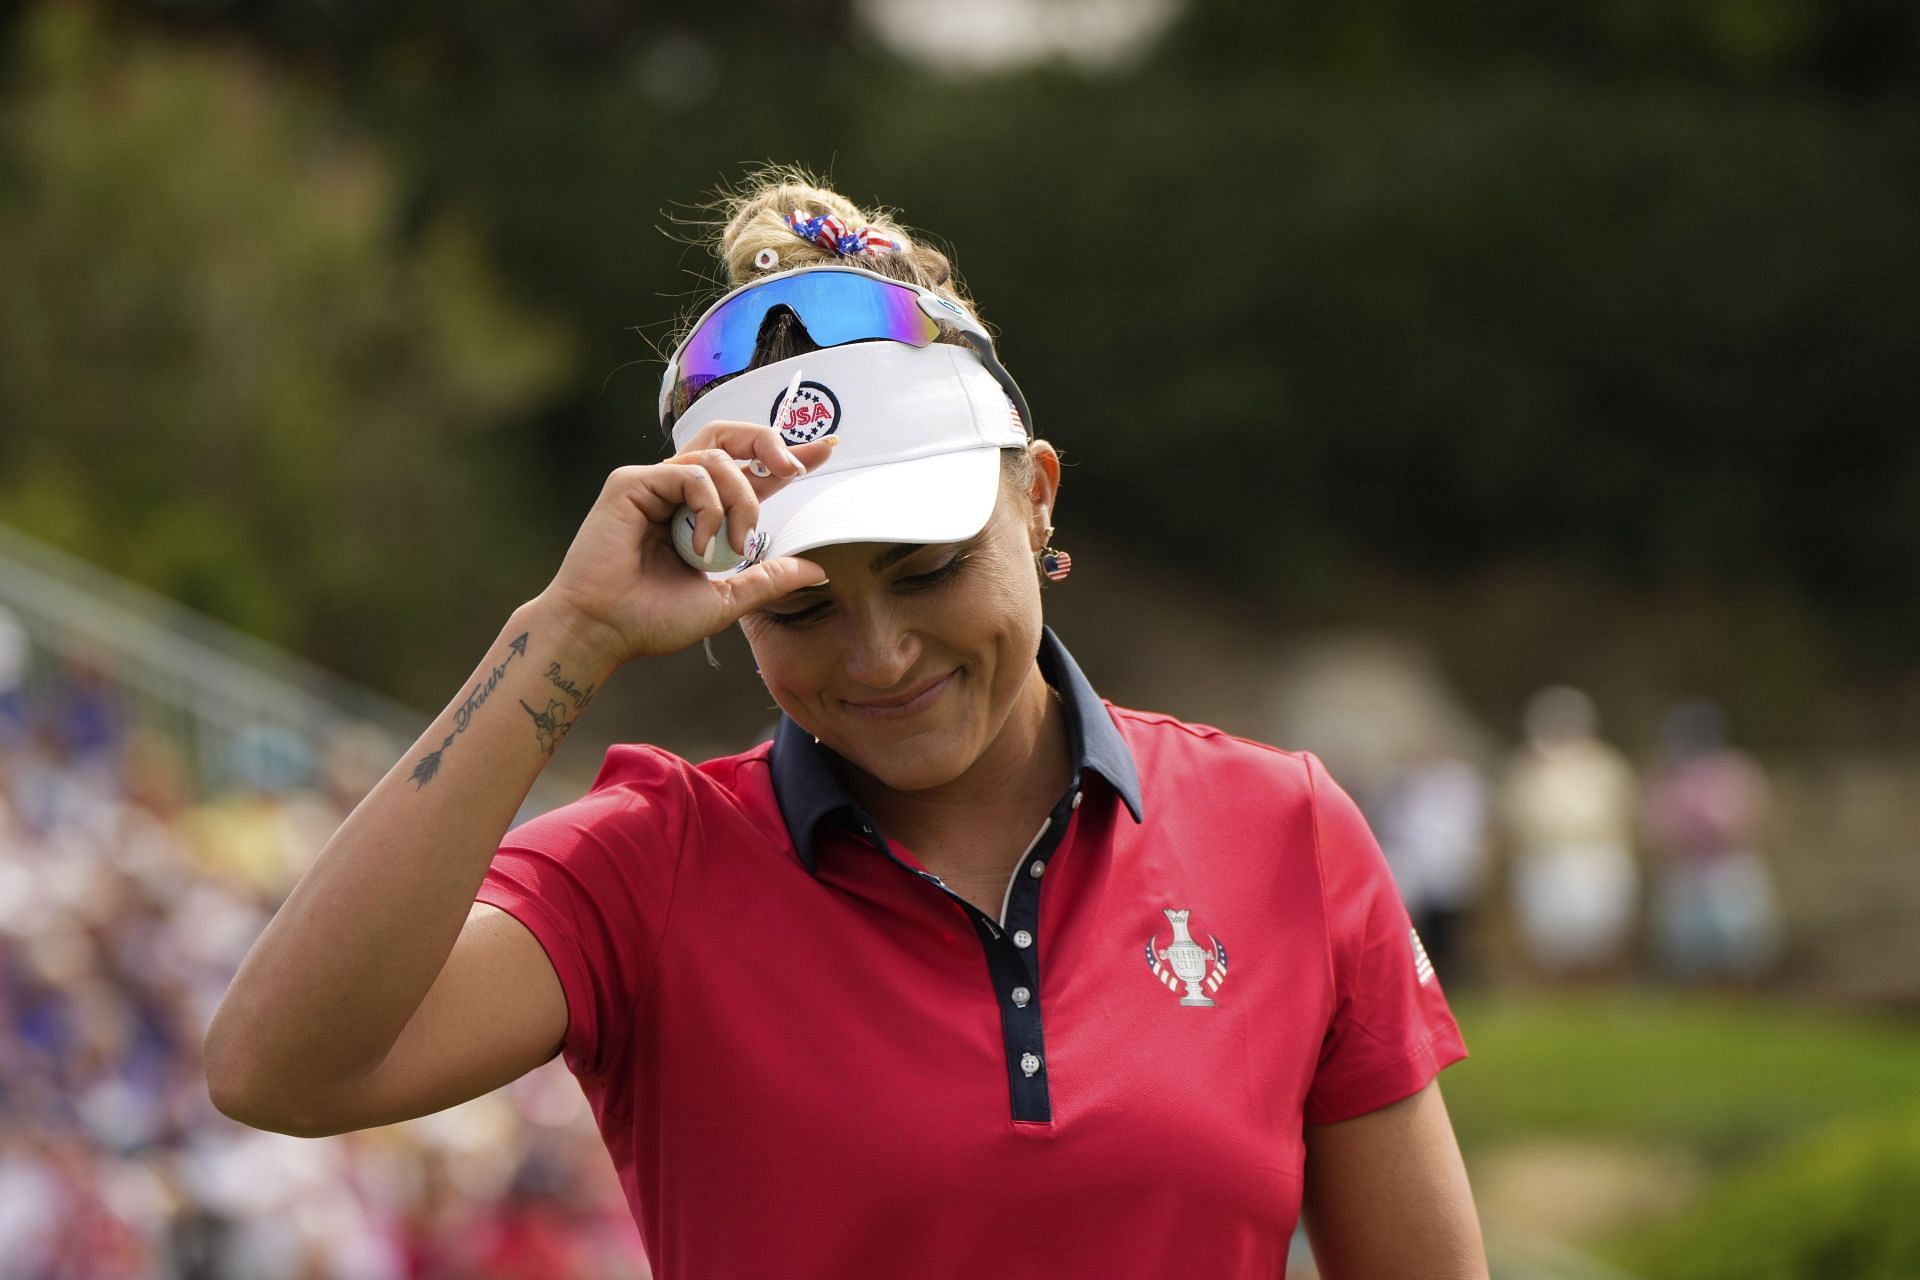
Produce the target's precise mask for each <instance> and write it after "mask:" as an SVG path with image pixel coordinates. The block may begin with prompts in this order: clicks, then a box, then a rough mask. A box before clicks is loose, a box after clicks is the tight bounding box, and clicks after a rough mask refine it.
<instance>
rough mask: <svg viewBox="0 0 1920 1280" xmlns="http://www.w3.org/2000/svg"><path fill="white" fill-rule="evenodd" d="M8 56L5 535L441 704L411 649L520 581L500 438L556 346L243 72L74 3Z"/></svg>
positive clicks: (332, 141) (274, 92) (2, 139)
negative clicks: (117, 27) (136, 34)
mask: <svg viewBox="0 0 1920 1280" xmlns="http://www.w3.org/2000/svg"><path fill="white" fill-rule="evenodd" d="M17 35H18V39H17V47H16V54H17V65H16V67H15V77H14V82H13V85H12V89H11V93H10V95H9V98H8V101H7V104H6V107H5V111H4V115H0V244H3V245H5V246H6V253H7V256H8V259H9V263H10V266H9V280H8V283H9V286H10V287H9V288H8V289H7V290H6V291H4V293H3V294H0V423H5V424H6V429H5V430H4V431H0V520H5V521H7V522H9V523H11V524H14V525H16V526H19V527H22V528H25V529H28V530H31V531H34V532H35V533H37V534H39V535H41V536H43V537H45V538H48V539H49V540H51V541H54V542H56V543H59V544H61V545H63V546H65V547H67V548H68V549H70V550H73V551H76V552H78V553H80V554H82V555H85V556H87V557H88V558H90V559H93V560H96V561H98V562H100V563H102V564H105V565H108V566H110V567H112V568H114V569H115V570H117V571H119V572H121V573H124V574H127V575H129V576H131V577H133V578H135V579H136V580H139V581H143V582H145V583H148V584H150V585H152V586H154V587H157V588H159V589H161V590H163V591H165V592H167V593H169V594H171V595H173V596H175V597H177V598H179V599H181V600H183V601H185V602H186V603H188V604H189V605H192V606H195V607H197V608H200V609H203V610H206V611H208V612H210V613H213V614H215V615H217V616H220V617H222V618H225V619H227V620H230V621H232V622H235V623H237V624H239V625H241V626H243V627H246V628H247V629H249V630H251V631H254V632H255V633H257V634H259V635H262V636H265V637H267V638H269V639H273V640H277V641H279V642H282V643H285V644H289V645H291V646H293V647H295V648H297V649H301V650H304V651H306V652H307V653H309V654H319V655H322V656H323V657H325V658H326V659H328V660H331V661H334V662H336V663H338V664H339V665H343V666H353V667H356V668H357V671H358V673H359V674H361V675H362V676H363V677H365V678H368V679H371V680H374V681H376V682H378V683H380V684H383V685H386V686H388V687H389V688H397V689H400V690H402V691H403V692H408V693H411V694H412V695H413V696H415V697H417V698H418V699H420V700H421V701H423V702H424V701H430V700H431V701H438V700H440V699H441V698H443V697H444V692H445V691H444V688H442V687H441V686H443V685H444V684H445V683H446V679H445V677H444V675H442V674H440V673H437V672H436V673H432V674H433V675H434V679H433V681H432V683H431V684H425V683H423V684H420V685H417V686H409V684H408V676H409V674H410V672H409V667H410V666H414V667H417V665H418V664H417V663H413V662H411V659H410V655H412V654H414V653H416V652H418V651H419V650H420V649H421V648H436V647H438V646H439V644H440V643H441V642H440V640H439V639H438V637H440V636H442V635H444V634H445V633H446V629H447V628H448V626H449V622H450V619H457V618H460V617H462V616H463V615H466V610H467V609H468V607H469V606H468V603H467V600H468V597H470V596H471V595H472V593H473V589H474V586H475V584H477V583H481V582H488V581H491V580H492V579H493V576H494V574H495V572H496V571H497V569H498V568H499V567H500V566H501V565H502V564H503V563H504V564H511V565H518V564H520V562H521V561H520V552H519V550H518V547H519V544H518V542H517V540H516V539H515V537H514V536H513V535H514V533H515V525H516V521H517V520H518V519H520V518H521V517H519V516H517V515H516V514H515V513H516V512H518V511H522V510H524V509H525V508H526V507H527V505H528V504H529V500H531V501H532V503H534V504H537V503H538V502H539V500H540V495H538V494H535V493H527V492H522V491H518V490H517V489H516V488H514V487H510V486H508V485H506V484H504V483H503V481H504V480H505V479H506V478H507V477H509V476H510V475H511V473H512V462H513V460H514V458H515V457H516V455H517V454H518V452H519V450H520V448H521V442H519V441H518V440H515V441H513V442H511V447H506V448H503V447H502V446H503V444H505V443H507V442H505V441H503V439H502V437H501V433H500V430H499V429H500V428H501V427H502V426H503V425H504V424H506V423H508V422H521V421H524V420H525V417H526V415H527V414H528V412H529V411H530V410H531V409H532V408H533V407H534V406H535V405H536V404H537V403H538V402H539V401H540V399H541V398H542V397H543V396H545V395H546V394H548V393H549V392H550V390H551V388H552V387H553V386H554V385H555V383H556V380H557V379H559V378H560V377H562V376H563V375H565V374H566V373H568V372H569V371H570V366H569V359H570V352H571V349H572V348H571V344H570V342H569V340H568V338H567V336H566V329H565V327H564V325H563V324H562V323H560V322H558V321H555V320H553V319H549V318H543V317H538V316H535V315H533V314H531V313H530V312H529V311H528V310H527V309H526V308H524V307H523V306H521V305H519V304H516V303H514V302H513V301H511V300H510V299H509V298H508V297H507V296H506V295H505V294H504V293H503V292H502V290H501V289H500V287H499V285H498V284H497V282H496V280H495V278H494V275H493V272H492V271H491V270H490V268H489V267H488V265H487V262H486V254H485V251H484V249H483V247H482V246H481V245H480V244H479V242H478V241H477V240H476V239H475V237H474V236H473V234H472V233H471V231H470V230H468V229H465V228H463V227H462V225H461V224H460V223H459V222H458V221H457V220H455V219H452V218H449V217H440V216H436V217H434V218H432V219H431V220H429V221H427V222H424V223H421V224H419V225H416V226H412V227H409V225H408V217H407V213H408V211H407V208H406V206H405V203H404V201H403V199H402V196H403V188H402V186H401V184H399V183H397V182H396V180H395V175H394V173H393V170H392V167H391V165H390V164H389V163H388V162H386V161H385V160H383V159H382V157H381V156H380V155H379V154H378V153H377V152H376V151H374V150H373V149H371V148H369V147H368V146H366V145H365V144H364V143H361V142H357V141H355V140H353V138H352V135H351V133H350V131H346V130H343V129H341V128H340V126H339V123H338V121H337V120H336V119H335V118H333V116H332V113H330V112H329V111H327V110H326V109H325V108H324V107H323V106H322V105H321V104H319V103H318V102H316V101H315V100H313V99H312V98H311V97H310V96H309V95H306V94H304V93H302V92H300V91H299V90H298V89H297V88H295V87H294V86H293V85H291V84H289V83H288V82H287V81H286V80H284V79H283V78H281V77H278V76H275V75H271V74H268V73H265V72H263V71H262V70H261V69H260V68H259V67H258V66H256V65H255V64H254V63H253V62H252V61H251V60H249V59H247V58H245V57H241V56H234V55H231V54H227V53H223V52H220V51H217V50H201V51H182V50H178V49H170V48H165V47H162V46H160V45H156V44H154V43H152V42H151V41H150V40H145V39H137V38H136V39H131V40H128V39H117V38H112V37H109V36H108V35H107V34H106V33H105V32H104V31H103V30H102V29H101V28H100V26H99V25H98V24H97V23H95V22H94V21H93V20H91V19H90V17H89V16H88V14H87V11H86V10H85V9H83V8H79V7H65V6H62V7H52V6H49V7H45V8H41V9H39V10H37V11H36V12H35V13H34V15H33V17H32V20H31V21H30V22H29V23H28V25H27V26H26V27H25V29H24V30H23V31H22V32H20V33H17ZM485 612H486V613H487V614H491V613H492V612H494V609H493V605H492V602H491V601H490V600H488V601H486V602H485ZM350 655H354V656H357V659H358V660H357V661H356V662H349V661H348V659H349V657H350Z"/></svg>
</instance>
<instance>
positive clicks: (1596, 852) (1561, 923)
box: [1501, 685, 1640, 978]
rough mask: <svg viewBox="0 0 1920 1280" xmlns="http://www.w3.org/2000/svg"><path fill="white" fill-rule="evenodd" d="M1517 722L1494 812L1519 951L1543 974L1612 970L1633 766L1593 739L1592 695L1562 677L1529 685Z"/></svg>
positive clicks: (1624, 885)
mask: <svg viewBox="0 0 1920 1280" xmlns="http://www.w3.org/2000/svg"><path fill="white" fill-rule="evenodd" d="M1524 726H1525V731H1526V741H1525V744H1524V745H1523V746H1522V747H1521V749H1520V751H1519V752H1518V753H1517V754H1516V755H1515V757H1514V759H1513V761H1512V763H1511V765H1510V766H1509V767H1508V770H1507V775H1506V778H1505V780H1504V782H1503V784H1502V791H1501V813H1502V817H1503V818H1504V820H1505V823H1506V829H1507V833H1508V835H1509V837H1510V843H1511V852H1512V895H1513V907H1514V912H1515V917H1516V923H1517V924H1518V926H1519V932H1520V939H1521V942H1522V944H1523V945H1524V947H1525V950H1526V955H1527V959H1528V960H1529V961H1530V963H1531V964H1532V966H1533V967H1534V969H1535V971H1536V972H1538V973H1540V974H1542V975H1545V976H1548V977H1556V978H1558V977H1572V976H1580V975H1614V974H1617V973H1618V972H1619V971H1620V969H1621V968H1622V965H1623V962H1624V961H1625V959H1626V957H1627V953H1628V947H1629V945H1630V943H1631V942H1632V939H1633V936H1634V929H1635V926H1636V924H1637V919H1636V917H1637V916H1638V912H1639V905H1640V872H1639V865H1638V861H1637V859H1636V857H1635V853H1634V846H1633V834H1634V814H1635V808H1636V801H1637V797H1636V784H1635V782H1634V775H1633V769H1632V768H1631V766H1629V765H1628V764H1627V760H1626V757H1625V756H1623V755H1621V754H1620V752H1619V751H1617V750H1615V749H1614V748H1613V747H1611V746H1609V745H1607V744H1606V743H1605V742H1602V741H1601V740H1600V738H1599V736H1598V732H1599V715H1598V713H1597V712H1596V711H1595V710H1594V705H1593V700H1592V699H1591V698H1589V697H1588V696H1587V695H1586V694H1584V693H1582V692H1581V691H1580V690H1578V689H1575V688H1572V687H1570V686H1568V685H1555V686H1553V687H1551V688H1547V689H1542V690H1541V691H1540V692H1538V693H1536V694H1535V695H1534V696H1533V698H1532V699H1531V700H1530V701H1529V702H1528V703H1527V709H1526V715H1525V719H1524Z"/></svg>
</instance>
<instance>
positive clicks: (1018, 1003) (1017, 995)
mask: <svg viewBox="0 0 1920 1280" xmlns="http://www.w3.org/2000/svg"><path fill="white" fill-rule="evenodd" d="M1031 999H1033V992H1031V991H1029V990H1027V989H1026V988H1025V987H1015V988H1014V989H1013V1005H1014V1008H1016V1009H1024V1008H1026V1007H1027V1001H1029V1000H1031Z"/></svg>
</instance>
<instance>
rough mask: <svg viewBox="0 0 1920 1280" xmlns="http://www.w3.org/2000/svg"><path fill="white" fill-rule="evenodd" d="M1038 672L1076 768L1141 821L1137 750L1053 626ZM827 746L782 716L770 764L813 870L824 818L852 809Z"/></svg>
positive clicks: (797, 844)
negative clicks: (1060, 712) (1097, 779)
mask: <svg viewBox="0 0 1920 1280" xmlns="http://www.w3.org/2000/svg"><path fill="white" fill-rule="evenodd" d="M1039 657H1040V674H1041V675H1043V676H1045V677H1046V680H1047V683H1048V684H1050V685H1052V686H1053V687H1054V688H1055V689H1057V690H1059V691H1060V702H1061V705H1062V706H1064V707H1065V708H1066V710H1067V745H1068V749H1069V750H1070V751H1071V752H1072V753H1073V773H1074V776H1075V777H1076V778H1078V777H1081V776H1082V775H1083V774H1085V772H1086V771H1087V770H1089V769H1091V770H1092V771H1093V772H1095V773H1097V774H1099V775H1100V776H1101V777H1103V778H1105V779H1106V780H1107V782H1108V783H1109V784H1110V785H1111V786H1112V787H1113V789H1114V790H1115V791H1116V792H1118V793H1119V796H1120V799H1121V800H1123V801H1125V802H1126V806H1127V811H1128V812H1129V813H1131V814H1132V815H1133V820H1134V821H1135V822H1138V821H1140V774H1139V771H1138V770H1137V769H1136V768H1135V767H1134V763H1133V752H1132V750H1131V749H1129V748H1128V746H1127V741H1126V739H1125V738H1122V737H1121V736H1120V730H1119V729H1118V728H1117V727H1115V725H1114V723H1113V717H1112V716H1110V715H1108V714H1107V708H1106V705H1105V704H1104V703H1102V702H1101V701H1100V695H1099V694H1097V693H1095V692H1094V691H1093V686H1092V685H1090V684H1088V683H1087V677H1086V676H1085V675H1084V674H1082V673H1081V671H1080V666H1079V664H1078V663H1076V662H1075V661H1074V660H1073V655H1072V654H1070V653H1068V652H1067V647H1066V646H1065V645H1063V644H1061V643H1060V637H1058V636H1056V635H1054V634H1053V628H1051V627H1042V628H1041V629H1040V654H1039ZM827 755H828V751H827V748H825V747H823V746H821V745H820V744H819V743H817V742H815V741H814V740H813V735H812V734H810V733H808V732H807V731H806V730H805V729H802V728H801V727H800V726H799V725H797V724H795V723H794V722H793V720H792V719H791V718H790V717H788V716H786V715H782V716H781V717H780V724H779V727H778V728H776V729H775V730H774V731H773V752H772V757H771V760H770V762H769V764H770V767H771V769H772V771H773V794H774V797H775V798H776V799H777V800H779V802H780V816H781V817H783V818H784V819H786V823H787V833H788V834H789V835H791V836H792V837H793V847H794V849H795V850H796V851H798V852H799V854H800V861H801V863H803V864H804V865H805V866H806V868H807V870H809V871H812V870H814V865H815V864H814V853H813V840H814V831H815V830H816V828H818V827H819V825H820V823H821V822H822V821H823V820H824V819H826V818H827V817H829V816H831V815H833V814H836V813H839V812H841V811H843V810H848V809H851V808H852V807H853V797H852V796H849V795H848V794H847V791H846V788H845V787H842V786H841V785H840V780H839V779H838V778H836V777H834V776H833V770H832V769H831V768H830V767H829V766H828V764H827Z"/></svg>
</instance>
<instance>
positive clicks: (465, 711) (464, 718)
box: [407, 631, 527, 791]
mask: <svg viewBox="0 0 1920 1280" xmlns="http://www.w3.org/2000/svg"><path fill="white" fill-rule="evenodd" d="M507 648H508V649H510V650H512V652H510V653H509V654H507V656H506V657H504V658H502V659H501V660H500V665H499V666H497V667H495V668H494V669H493V670H492V671H491V672H490V673H489V674H488V675H487V678H486V679H485V680H482V681H481V682H480V683H479V684H476V685H475V686H473V692H471V693H469V694H468V695H467V696H466V698H465V700H464V701H462V702H461V703H460V706H459V707H458V708H457V709H456V710H455V711H454V713H453V729H452V730H451V731H450V732H449V733H448V734H447V736H446V737H444V738H442V739H441V740H440V746H439V748H438V749H437V750H434V751H429V752H428V753H427V754H426V755H424V756H421V757H420V762H419V763H418V764H416V765H414V766H413V772H412V773H411V774H409V775H407V776H408V777H409V778H410V779H412V781H413V789H414V790H415V791H418V790H419V789H420V788H421V787H424V786H426V785H427V784H428V783H429V782H432V781H433V779H434V776H435V775H436V774H438V773H439V772H440V757H441V756H443V755H445V754H446V752H447V748H448V747H450V746H452V745H453V740H454V739H455V738H457V737H459V736H460V735H461V734H463V733H465V732H466V731H467V726H468V725H469V724H472V723H473V713H474V712H476V711H478V710H479V709H480V705H481V704H482V703H484V702H485V701H486V700H487V699H488V698H490V697H492V696H493V691H494V690H495V689H496V688H498V687H499V685H500V681H501V680H503V679H504V678H505V677H506V674H507V666H508V665H509V664H510V663H512V661H513V660H514V659H515V658H524V657H526V656H527V633H526V632H524V631H522V632H521V633H520V634H519V635H518V636H516V637H515V638H514V639H513V641H512V642H511V643H509V644H508V645H507Z"/></svg>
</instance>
